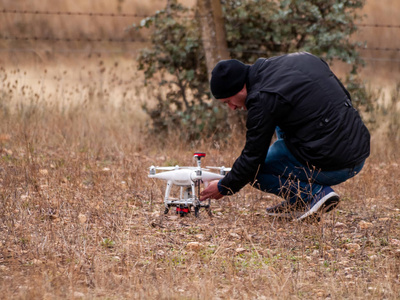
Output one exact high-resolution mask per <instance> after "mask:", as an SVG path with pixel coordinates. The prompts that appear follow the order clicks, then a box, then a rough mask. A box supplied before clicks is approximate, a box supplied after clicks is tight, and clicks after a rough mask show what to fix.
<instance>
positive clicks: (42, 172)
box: [39, 169, 49, 175]
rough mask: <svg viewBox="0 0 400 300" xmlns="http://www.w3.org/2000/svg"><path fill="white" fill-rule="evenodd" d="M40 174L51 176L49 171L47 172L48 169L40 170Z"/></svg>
mask: <svg viewBox="0 0 400 300" xmlns="http://www.w3.org/2000/svg"><path fill="white" fill-rule="evenodd" d="M39 173H40V174H41V175H49V171H47V170H46V169H40V170H39Z"/></svg>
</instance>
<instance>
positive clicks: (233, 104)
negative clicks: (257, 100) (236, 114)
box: [219, 86, 247, 110]
mask: <svg viewBox="0 0 400 300" xmlns="http://www.w3.org/2000/svg"><path fill="white" fill-rule="evenodd" d="M246 97H247V90H246V86H245V87H244V88H243V89H242V90H241V91H240V92H239V93H237V94H236V95H233V96H231V97H229V98H223V99H219V101H221V102H222V103H226V104H227V105H228V106H229V108H230V109H232V110H236V109H244V110H246V105H245V103H246Z"/></svg>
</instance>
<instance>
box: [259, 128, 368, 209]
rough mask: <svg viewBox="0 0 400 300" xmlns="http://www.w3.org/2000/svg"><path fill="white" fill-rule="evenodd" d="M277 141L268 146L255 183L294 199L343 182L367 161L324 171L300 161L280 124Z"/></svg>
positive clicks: (271, 191) (269, 191) (291, 199)
mask: <svg viewBox="0 0 400 300" xmlns="http://www.w3.org/2000/svg"><path fill="white" fill-rule="evenodd" d="M276 133H277V137H278V139H277V141H276V142H275V143H273V144H272V145H271V147H270V148H269V149H268V154H267V157H266V159H265V162H264V165H263V166H261V168H260V171H259V173H258V175H257V180H256V182H255V184H254V187H256V188H258V189H260V190H262V191H265V192H268V193H272V194H275V195H278V196H280V197H283V198H285V199H287V200H289V201H290V203H295V202H296V201H297V200H298V199H301V200H303V201H304V202H306V203H307V202H309V201H311V198H312V197H313V196H314V195H315V194H317V193H319V192H320V191H321V189H322V188H323V187H324V186H331V185H336V184H339V183H342V182H344V181H346V180H347V179H349V178H352V177H354V176H355V175H357V174H358V173H359V172H360V171H361V169H362V168H363V166H364V162H365V161H364V162H362V163H361V164H359V165H357V166H355V167H354V168H345V169H341V170H336V171H321V170H316V169H312V168H310V167H308V166H307V165H304V164H302V163H300V162H299V161H298V160H297V159H296V158H295V157H294V156H293V155H292V153H291V152H290V151H289V149H288V148H287V147H286V145H285V142H284V140H283V138H282V131H281V130H280V129H279V128H278V127H277V130H276Z"/></svg>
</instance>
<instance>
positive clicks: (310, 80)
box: [219, 52, 370, 195]
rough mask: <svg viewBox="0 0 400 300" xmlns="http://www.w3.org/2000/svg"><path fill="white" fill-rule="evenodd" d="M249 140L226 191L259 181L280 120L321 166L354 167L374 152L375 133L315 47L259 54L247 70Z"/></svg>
mask: <svg viewBox="0 0 400 300" xmlns="http://www.w3.org/2000/svg"><path fill="white" fill-rule="evenodd" d="M246 87H247V93H248V95H247V98H246V108H247V111H248V115H247V123H246V127H247V133H246V145H245V147H244V149H243V151H242V153H241V155H240V156H239V158H238V159H237V160H236V161H235V163H234V165H233V167H232V170H231V171H230V172H229V173H228V174H227V175H226V176H225V177H224V178H223V179H222V180H221V181H220V184H219V187H220V192H221V193H222V194H224V195H227V194H232V193H236V192H237V191H239V190H240V189H241V188H242V187H243V186H245V185H246V184H247V183H250V182H253V181H254V180H255V177H256V175H257V171H258V169H259V168H260V166H261V165H262V164H263V162H264V161H265V157H266V155H267V152H268V148H269V145H270V143H271V139H272V136H273V134H274V130H275V128H276V126H279V127H280V128H281V129H282V131H283V132H284V134H285V137H284V141H285V144H286V146H287V147H288V149H289V150H290V151H291V153H292V154H293V155H294V156H295V157H296V158H297V159H298V160H299V161H300V162H301V163H303V164H307V165H310V166H315V167H316V168H317V169H321V170H339V169H343V168H348V167H353V166H355V165H357V164H359V163H361V162H362V161H363V160H365V159H366V158H367V157H368V156H369V151H370V135H369V132H368V129H367V128H366V126H365V125H364V124H363V122H362V120H361V118H360V115H359V114H358V112H357V110H356V109H354V108H353V107H352V104H351V98H350V95H349V93H348V91H347V90H346V89H345V88H344V87H343V85H342V84H341V82H340V81H339V80H338V79H337V77H336V76H335V75H334V74H333V73H332V71H331V70H330V69H329V66H328V65H327V63H326V62H325V61H323V60H321V59H320V58H318V57H316V56H313V55H311V54H309V53H305V52H303V53H294V54H289V55H283V56H278V57H273V58H270V59H262V58H260V59H258V60H257V61H256V62H255V64H254V65H252V66H250V67H249V69H248V76H247V82H246Z"/></svg>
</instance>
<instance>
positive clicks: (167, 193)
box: [164, 180, 172, 207]
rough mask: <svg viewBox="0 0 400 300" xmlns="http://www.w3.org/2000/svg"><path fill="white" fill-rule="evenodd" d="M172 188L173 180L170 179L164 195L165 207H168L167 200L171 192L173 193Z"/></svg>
mask: <svg viewBox="0 0 400 300" xmlns="http://www.w3.org/2000/svg"><path fill="white" fill-rule="evenodd" d="M171 188H172V180H168V181H167V188H166V189H165V197H164V203H165V207H167V202H168V200H169V194H170V193H171Z"/></svg>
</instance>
